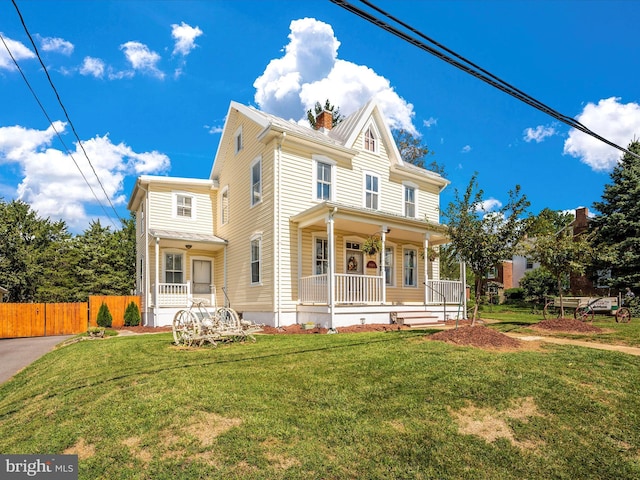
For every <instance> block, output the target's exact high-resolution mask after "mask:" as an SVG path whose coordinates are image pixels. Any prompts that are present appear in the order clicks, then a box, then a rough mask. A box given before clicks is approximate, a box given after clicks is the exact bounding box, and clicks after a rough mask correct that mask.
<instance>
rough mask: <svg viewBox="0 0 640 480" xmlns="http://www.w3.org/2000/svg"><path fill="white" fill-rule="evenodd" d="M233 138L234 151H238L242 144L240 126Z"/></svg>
mask: <svg viewBox="0 0 640 480" xmlns="http://www.w3.org/2000/svg"><path fill="white" fill-rule="evenodd" d="M233 139H234V146H235V152H236V153H238V152H239V151H240V150H242V146H243V139H242V127H240V128H238V130H236V134H235V135H234V137H233Z"/></svg>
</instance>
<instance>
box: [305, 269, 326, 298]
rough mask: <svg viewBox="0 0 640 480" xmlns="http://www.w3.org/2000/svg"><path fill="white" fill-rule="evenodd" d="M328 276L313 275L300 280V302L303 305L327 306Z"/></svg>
mask: <svg viewBox="0 0 640 480" xmlns="http://www.w3.org/2000/svg"><path fill="white" fill-rule="evenodd" d="M327 281H328V276H327V274H326V273H325V274H322V275H312V276H310V277H304V278H301V279H300V301H301V302H302V303H319V304H324V305H326V304H327V303H329V300H328V298H327Z"/></svg>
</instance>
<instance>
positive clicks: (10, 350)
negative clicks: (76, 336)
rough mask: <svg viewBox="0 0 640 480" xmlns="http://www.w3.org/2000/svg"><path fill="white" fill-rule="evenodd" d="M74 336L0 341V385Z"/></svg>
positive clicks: (5, 339)
mask: <svg viewBox="0 0 640 480" xmlns="http://www.w3.org/2000/svg"><path fill="white" fill-rule="evenodd" d="M71 337H73V335H60V336H56V337H32V338H4V339H0V383H4V382H6V381H7V380H9V379H10V378H11V377H13V376H14V375H15V374H16V373H18V372H19V371H20V370H22V369H23V368H24V367H26V366H27V365H29V364H31V363H32V362H34V361H35V360H37V359H38V358H40V357H41V356H43V355H44V354H45V353H47V352H49V351H51V350H53V348H54V347H55V346H56V345H57V344H58V343H62V342H64V341H65V340H66V339H67V338H71Z"/></svg>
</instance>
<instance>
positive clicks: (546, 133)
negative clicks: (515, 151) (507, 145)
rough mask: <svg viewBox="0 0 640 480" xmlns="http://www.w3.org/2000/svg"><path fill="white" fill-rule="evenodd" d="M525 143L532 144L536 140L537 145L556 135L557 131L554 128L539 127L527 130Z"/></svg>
mask: <svg viewBox="0 0 640 480" xmlns="http://www.w3.org/2000/svg"><path fill="white" fill-rule="evenodd" d="M523 134H524V141H525V142H532V141H534V140H535V142H536V143H540V142H542V141H543V140H544V139H545V138H547V137H550V136H552V135H555V134H556V129H555V128H554V127H553V126H547V127H545V126H544V125H538V126H537V127H536V128H531V127H529V128H527V129H525V131H524V132H523Z"/></svg>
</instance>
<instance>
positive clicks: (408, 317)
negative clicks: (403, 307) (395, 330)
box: [391, 311, 443, 327]
mask: <svg viewBox="0 0 640 480" xmlns="http://www.w3.org/2000/svg"><path fill="white" fill-rule="evenodd" d="M391 320H392V321H393V322H394V323H397V324H399V325H409V326H411V327H415V326H418V325H439V324H441V323H443V322H442V320H440V318H439V317H438V316H436V315H432V314H431V313H430V312H425V311H421V312H391Z"/></svg>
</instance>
